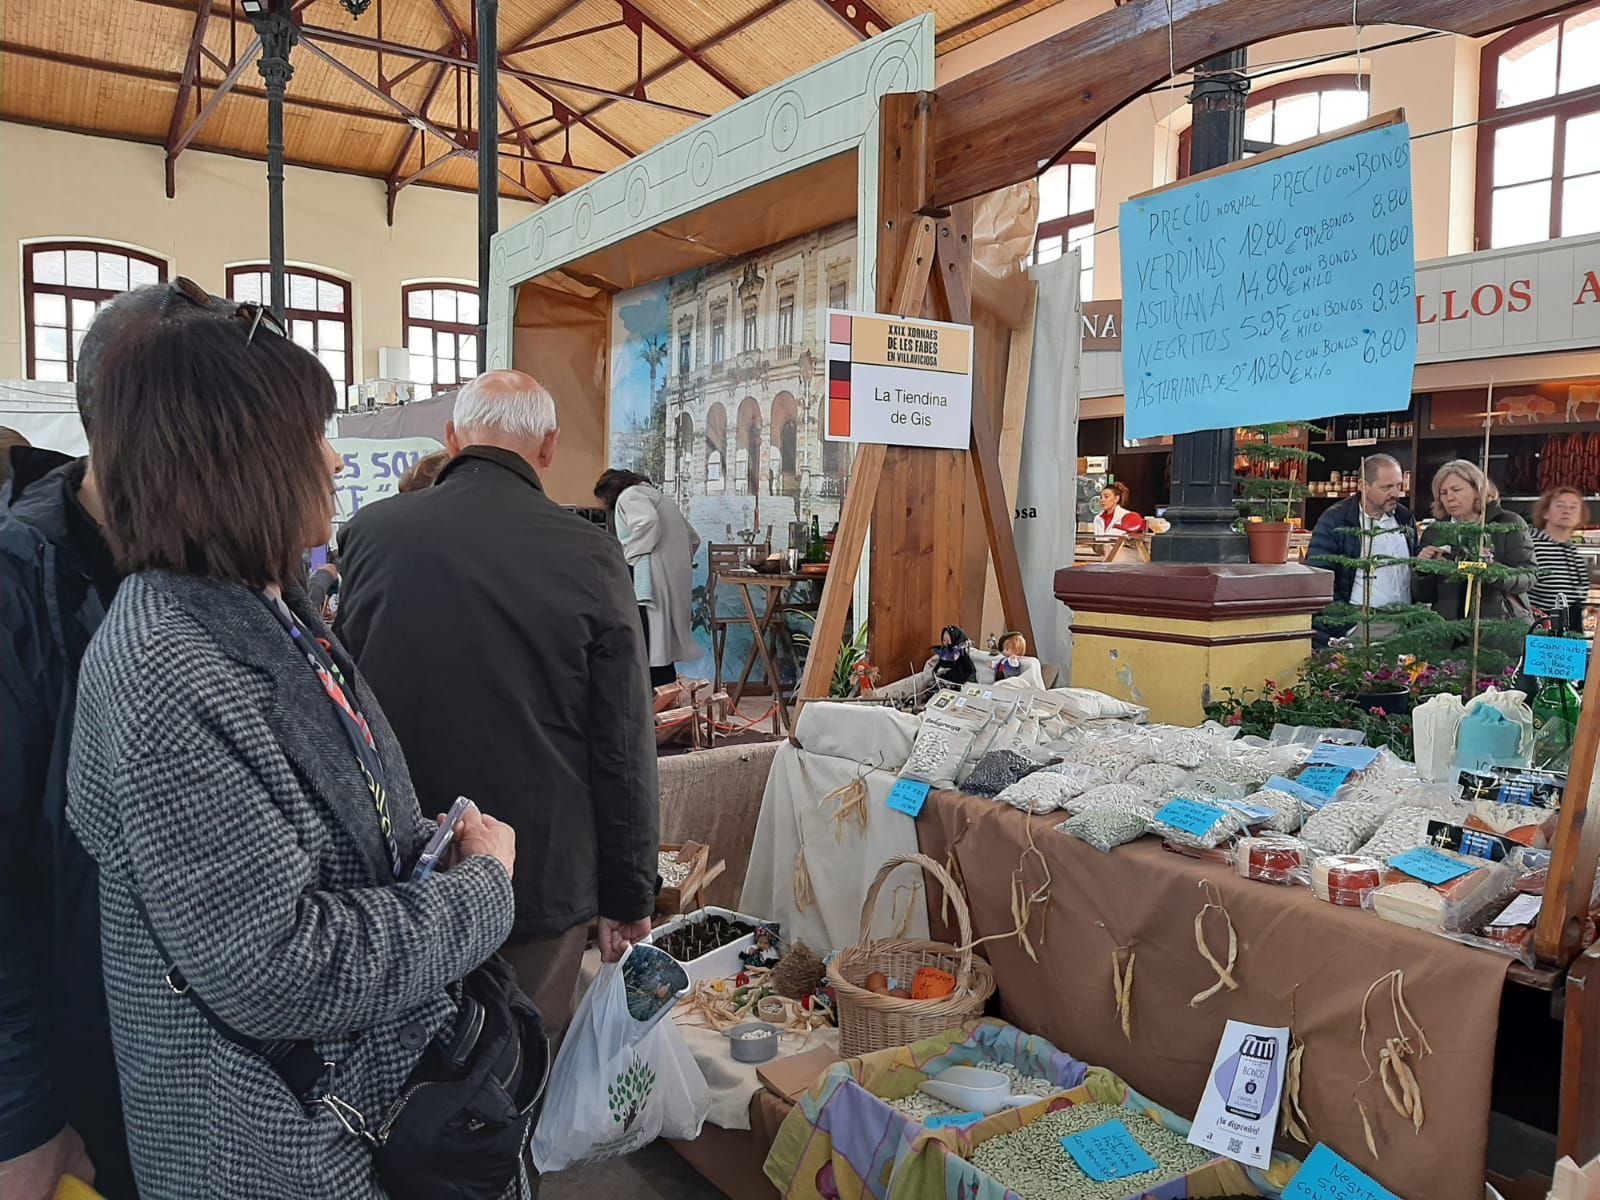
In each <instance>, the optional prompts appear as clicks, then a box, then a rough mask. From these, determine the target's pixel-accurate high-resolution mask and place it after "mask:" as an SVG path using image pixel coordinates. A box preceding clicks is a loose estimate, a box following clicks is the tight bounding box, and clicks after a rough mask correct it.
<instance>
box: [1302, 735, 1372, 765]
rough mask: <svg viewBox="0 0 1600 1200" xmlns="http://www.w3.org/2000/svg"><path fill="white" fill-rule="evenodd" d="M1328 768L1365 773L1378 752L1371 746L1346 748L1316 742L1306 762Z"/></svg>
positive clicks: (1342, 745) (1332, 743) (1330, 743)
mask: <svg viewBox="0 0 1600 1200" xmlns="http://www.w3.org/2000/svg"><path fill="white" fill-rule="evenodd" d="M1306 761H1307V762H1310V763H1318V764H1321V765H1324V766H1329V767H1349V768H1350V769H1351V770H1352V771H1365V770H1366V769H1367V768H1368V767H1370V766H1371V765H1372V764H1373V763H1375V762H1377V761H1378V752H1377V751H1376V750H1374V749H1373V748H1372V747H1371V746H1346V745H1344V744H1342V743H1340V742H1318V743H1317V748H1316V749H1315V750H1313V751H1312V752H1311V757H1310V758H1308V759H1307V760H1306Z"/></svg>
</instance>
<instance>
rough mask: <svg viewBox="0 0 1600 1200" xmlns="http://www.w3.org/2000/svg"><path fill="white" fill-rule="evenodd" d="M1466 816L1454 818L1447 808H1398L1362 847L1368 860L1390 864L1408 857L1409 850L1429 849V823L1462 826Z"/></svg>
mask: <svg viewBox="0 0 1600 1200" xmlns="http://www.w3.org/2000/svg"><path fill="white" fill-rule="evenodd" d="M1463 813H1464V810H1463V812H1457V813H1456V814H1455V815H1451V814H1450V813H1449V812H1448V811H1446V810H1443V809H1432V808H1397V809H1395V810H1394V811H1393V812H1391V813H1390V814H1389V815H1388V816H1387V817H1385V818H1384V819H1383V824H1382V825H1380V826H1378V832H1376V833H1374V834H1373V835H1372V836H1371V837H1370V838H1368V839H1367V841H1366V844H1365V845H1363V846H1362V847H1361V853H1362V854H1364V855H1366V856H1367V857H1368V858H1376V859H1378V860H1380V861H1382V862H1388V861H1389V859H1391V858H1393V857H1394V856H1395V855H1396V854H1404V853H1405V852H1406V851H1407V850H1415V849H1417V848H1418V847H1419V846H1426V845H1427V844H1428V822H1429V821H1446V822H1449V823H1450V824H1452V825H1458V824H1460V823H1461V818H1462V815H1463Z"/></svg>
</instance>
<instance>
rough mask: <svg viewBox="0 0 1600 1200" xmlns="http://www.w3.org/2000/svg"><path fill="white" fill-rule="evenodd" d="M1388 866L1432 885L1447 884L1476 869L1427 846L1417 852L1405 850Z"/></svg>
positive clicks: (1474, 866)
mask: <svg viewBox="0 0 1600 1200" xmlns="http://www.w3.org/2000/svg"><path fill="white" fill-rule="evenodd" d="M1389 865H1390V866H1391V867H1393V868H1394V869H1395V870H1396V871H1404V872H1405V873H1406V874H1407V875H1410V876H1411V877H1412V878H1413V879H1420V880H1422V882H1423V883H1433V884H1439V883H1449V882H1450V881H1451V880H1452V879H1460V878H1461V877H1462V876H1463V875H1466V874H1468V873H1469V872H1472V871H1476V870H1477V869H1478V866H1477V865H1474V864H1472V863H1464V862H1462V861H1461V860H1460V859H1459V858H1452V857H1451V856H1450V855H1448V854H1441V853H1440V852H1439V851H1437V850H1434V849H1431V848H1429V847H1427V846H1423V847H1422V848H1421V849H1418V850H1407V851H1406V852H1405V853H1404V854H1396V855H1395V856H1394V857H1393V858H1391V859H1390V860H1389Z"/></svg>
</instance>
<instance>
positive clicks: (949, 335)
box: [823, 309, 972, 450]
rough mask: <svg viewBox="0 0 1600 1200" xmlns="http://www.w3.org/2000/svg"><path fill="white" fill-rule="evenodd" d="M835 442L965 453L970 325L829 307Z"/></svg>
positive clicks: (827, 425) (827, 431) (830, 429)
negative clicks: (915, 447)
mask: <svg viewBox="0 0 1600 1200" xmlns="http://www.w3.org/2000/svg"><path fill="white" fill-rule="evenodd" d="M823 436H824V437H825V438H826V439H827V440H828V441H830V442H878V443H881V444H882V445H886V446H923V447H927V448H931V449H940V450H965V449H966V448H967V445H968V443H969V442H970V441H971V437H972V326H970V325H951V324H949V323H947V322H944V321H924V320H922V319H921V318H920V317H916V318H914V317H891V316H885V315H884V314H882V313H852V312H843V311H840V310H837V309H829V310H828V403H827V408H826V413H825V421H824V427H823Z"/></svg>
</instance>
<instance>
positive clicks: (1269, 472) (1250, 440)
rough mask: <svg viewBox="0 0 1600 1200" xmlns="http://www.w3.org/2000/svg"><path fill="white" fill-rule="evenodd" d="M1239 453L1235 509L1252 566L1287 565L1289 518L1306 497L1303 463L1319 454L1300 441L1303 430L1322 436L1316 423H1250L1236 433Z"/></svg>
mask: <svg viewBox="0 0 1600 1200" xmlns="http://www.w3.org/2000/svg"><path fill="white" fill-rule="evenodd" d="M1241 432H1242V433H1243V434H1244V437H1243V438H1241V440H1240V443H1239V455H1240V457H1242V458H1243V459H1244V460H1245V464H1246V468H1247V469H1246V470H1245V471H1244V472H1242V473H1241V474H1240V475H1239V476H1238V484H1239V492H1240V498H1239V507H1240V509H1241V512H1242V513H1243V515H1244V517H1245V521H1244V532H1245V536H1246V537H1247V538H1248V539H1249V540H1250V561H1251V562H1253V563H1285V562H1288V561H1289V533H1290V530H1291V529H1292V528H1293V527H1292V526H1291V525H1290V524H1289V517H1290V514H1291V512H1292V510H1293V508H1294V506H1295V504H1297V503H1298V502H1299V501H1301V500H1303V499H1305V497H1306V496H1307V495H1308V494H1309V493H1308V490H1307V488H1306V485H1305V481H1304V478H1303V476H1304V475H1305V465H1306V464H1307V463H1310V462H1320V461H1321V459H1322V455H1320V454H1318V453H1317V452H1316V451H1314V450H1309V449H1307V448H1306V447H1305V446H1304V445H1301V444H1299V443H1301V442H1303V441H1304V440H1305V438H1304V435H1305V434H1306V433H1307V432H1311V433H1319V434H1320V433H1322V432H1323V431H1322V430H1321V429H1318V428H1317V427H1316V426H1315V425H1308V424H1306V423H1304V422H1300V421H1282V422H1277V423H1274V424H1270V425H1251V426H1248V427H1246V428H1245V429H1244V430H1242V431H1241Z"/></svg>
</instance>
